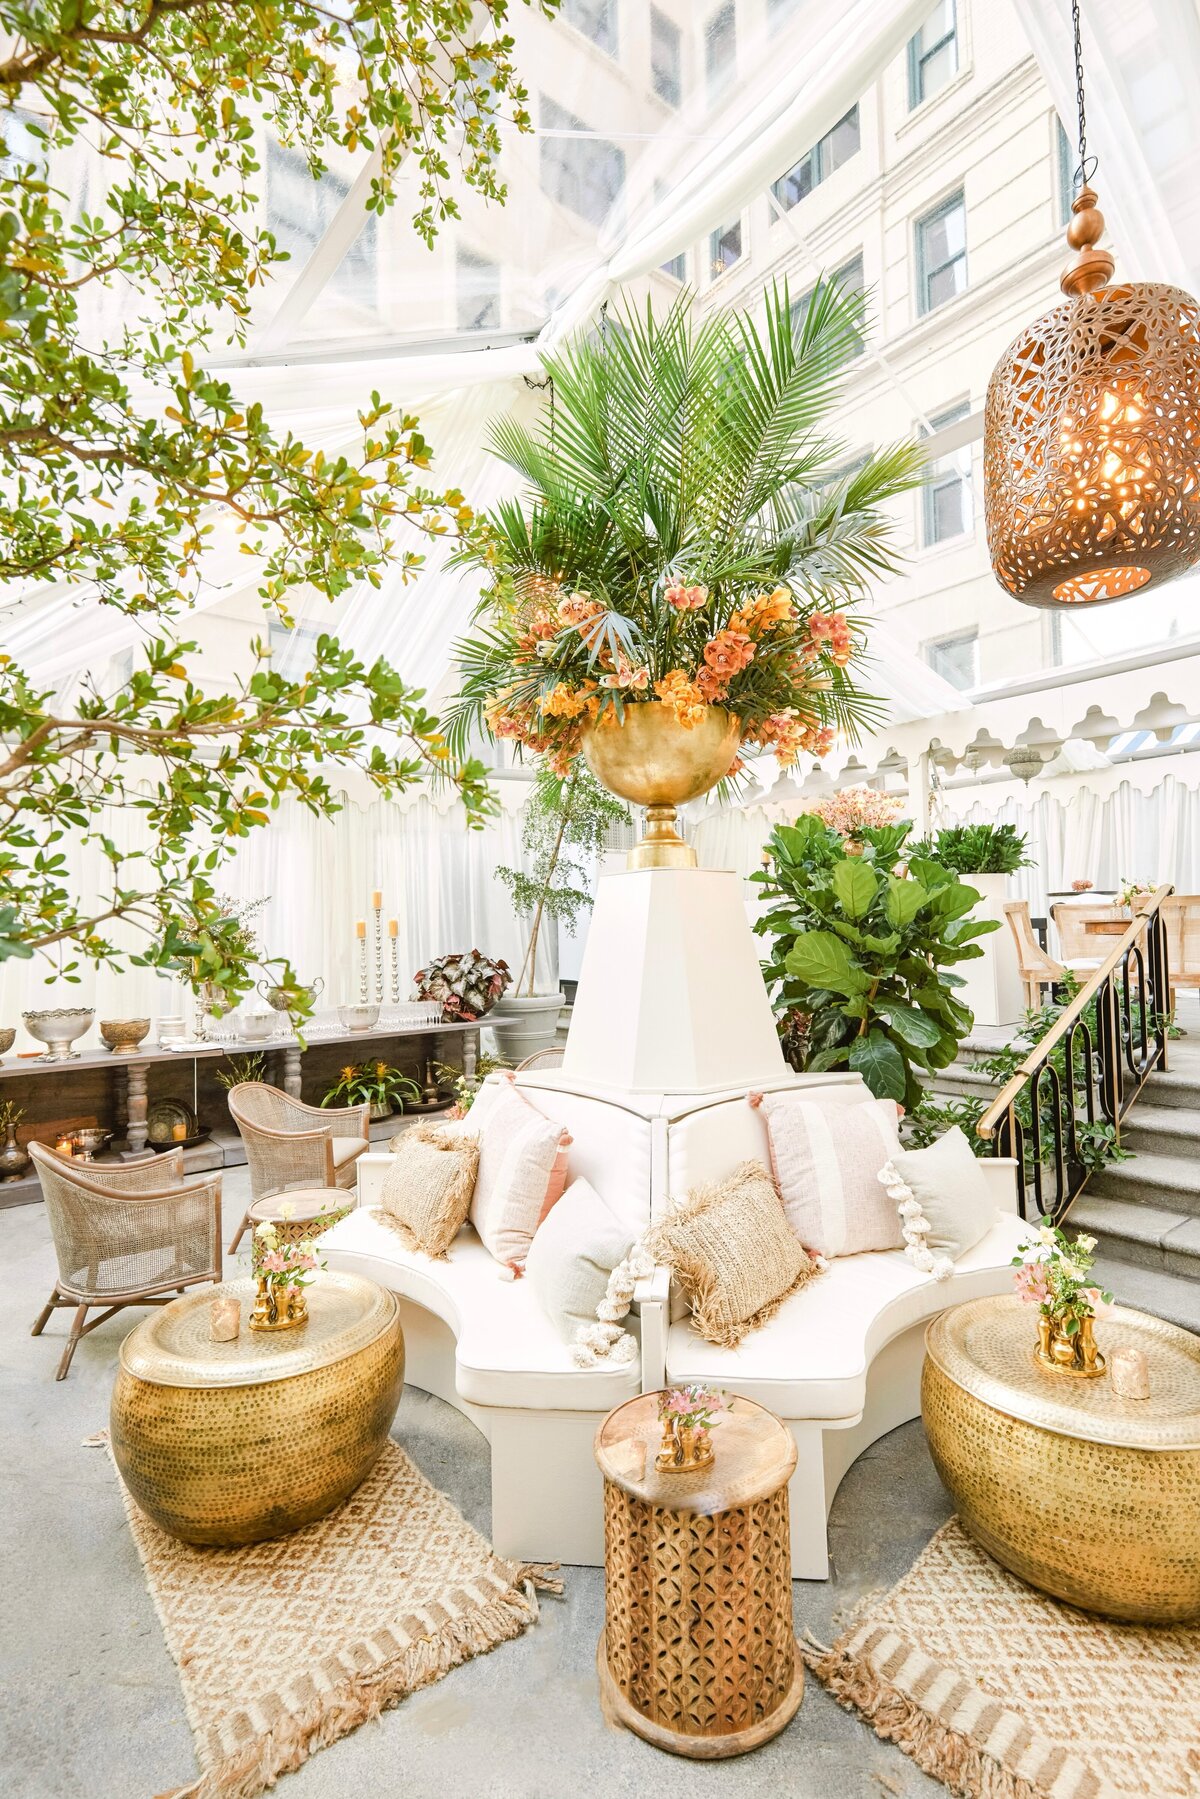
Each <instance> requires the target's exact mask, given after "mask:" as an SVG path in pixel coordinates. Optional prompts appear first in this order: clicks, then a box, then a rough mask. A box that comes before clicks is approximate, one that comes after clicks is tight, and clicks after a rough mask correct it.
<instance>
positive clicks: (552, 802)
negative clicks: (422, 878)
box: [491, 762, 629, 1063]
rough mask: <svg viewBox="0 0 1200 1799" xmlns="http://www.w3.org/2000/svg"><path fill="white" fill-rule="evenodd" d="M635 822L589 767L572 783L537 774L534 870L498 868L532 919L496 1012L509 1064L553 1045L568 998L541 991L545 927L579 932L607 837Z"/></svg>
mask: <svg viewBox="0 0 1200 1799" xmlns="http://www.w3.org/2000/svg"><path fill="white" fill-rule="evenodd" d="M628 819H629V813H628V810H627V809H626V807H625V806H623V805H622V804H621V802H620V800H616V799H614V798H613V797H612V795H611V794H609V793H607V792H606V791H605V789H604V788H603V787H601V785H600V784H599V782H598V781H596V780H595V779H594V777H593V776H592V775H591V774H590V773H589V771H588V769H587V766H586V764H585V763H582V762H576V764H575V766H574V768H573V769H572V771H571V773H570V774H569V775H568V776H567V778H566V780H560V779H559V777H558V776H557V775H556V774H554V773H553V771H552V770H550V769H549V768H541V769H539V770H538V772H537V775H536V776H535V778H534V783H533V792H532V793H531V795H530V797H529V800H528V802H527V804H526V806H525V816H524V820H523V823H522V827H521V843H522V846H523V848H524V850H525V853H526V857H527V866H526V867H525V868H523V869H522V868H504V867H500V868H497V870H496V874H497V877H498V878H499V880H500V881H502V882H503V884H504V887H505V889H506V890H507V892H508V895H509V897H510V899H511V900H512V903H513V909H514V910H515V911H516V912H518V913H519V914H521V915H523V916H524V917H526V918H527V919H528V920H529V937H528V940H527V942H526V946H525V955H524V959H523V960H522V963H521V967H520V969H519V970H518V973H517V978H516V980H515V981H514V982H513V985H512V988H511V990H510V991H509V992H507V993H505V994H504V995H502V997H501V998H500V999H499V1000H497V1002H496V1005H495V1008H494V1009H493V1012H492V1015H491V1025H492V1033H493V1035H494V1037H495V1039H496V1048H497V1049H498V1050H499V1052H500V1054H501V1055H502V1056H504V1057H506V1058H507V1059H508V1060H509V1061H510V1062H513V1063H520V1062H523V1061H524V1060H525V1058H526V1057H527V1056H532V1055H534V1054H536V1052H537V1051H538V1050H540V1049H549V1047H550V1045H551V1044H552V1043H553V1042H554V1038H555V1033H556V1031H557V1028H558V1016H559V1013H560V1012H561V1011H562V1008H563V1004H564V1000H563V995H562V990H561V988H558V987H556V988H555V989H554V990H553V991H551V992H548V991H539V989H538V985H537V980H538V967H537V952H538V944H539V942H540V941H541V936H542V927H543V925H544V924H545V923H546V921H547V920H548V919H549V920H553V922H554V923H555V924H557V925H561V926H563V927H565V929H567V930H568V931H574V930H575V927H576V925H577V924H578V922H579V918H580V914H581V913H582V912H583V911H585V910H586V909H587V908H588V907H590V906H591V903H592V871H593V867H594V862H595V858H596V856H597V855H598V854H599V852H600V851H601V850H602V849H603V847H604V839H605V837H606V835H607V833H608V831H609V830H610V828H611V827H612V826H613V825H614V824H624V823H627V822H628Z"/></svg>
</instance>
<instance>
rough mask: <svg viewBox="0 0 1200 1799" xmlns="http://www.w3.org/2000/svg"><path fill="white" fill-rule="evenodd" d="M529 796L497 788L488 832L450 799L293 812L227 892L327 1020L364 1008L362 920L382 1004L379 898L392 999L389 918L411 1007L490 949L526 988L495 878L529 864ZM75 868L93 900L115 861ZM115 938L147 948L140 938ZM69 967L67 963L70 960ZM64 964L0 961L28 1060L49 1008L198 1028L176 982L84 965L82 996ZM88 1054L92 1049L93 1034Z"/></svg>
mask: <svg viewBox="0 0 1200 1799" xmlns="http://www.w3.org/2000/svg"><path fill="white" fill-rule="evenodd" d="M526 791H527V789H526V787H525V784H524V783H519V782H504V783H500V784H499V792H500V798H501V811H500V814H499V817H498V818H496V819H494V820H493V821H492V822H491V823H490V824H489V825H488V827H487V828H486V829H485V830H482V831H471V830H468V828H467V824H466V818H465V815H464V813H463V810H462V807H461V805H460V804H459V803H458V802H457V801H456V800H455V801H451V800H450V798H449V796H433V797H431V796H430V795H428V794H424V793H422V794H420V795H418V796H414V797H406V799H405V800H404V801H403V802H401V803H394V802H388V801H379V800H377V801H376V802H375V803H374V804H369V805H366V806H360V805H359V804H358V803H357V802H356V800H355V799H353V798H350V797H348V796H343V798H344V799H345V801H346V803H345V806H344V809H343V811H341V812H340V813H338V814H337V816H336V818H334V819H333V820H327V819H323V818H315V817H313V816H312V815H311V814H310V813H309V812H308V811H306V810H305V808H304V807H303V806H301V805H299V804H298V803H297V802H296V801H294V800H289V801H286V802H284V803H283V804H282V805H281V806H280V808H279V811H278V812H277V813H275V814H273V815H272V819H271V823H270V825H269V826H268V827H266V828H265V829H263V830H259V831H255V832H254V833H253V834H252V835H251V836H250V837H248V838H247V839H246V841H245V843H244V844H243V845H242V847H241V848H240V850H239V852H238V854H237V856H236V858H235V859H234V860H233V861H232V862H231V863H230V864H229V865H228V866H227V867H226V868H225V869H223V870H221V871H220V873H219V874H218V876H217V884H218V888H219V891H221V892H222V893H223V894H226V895H228V896H229V897H230V898H231V899H233V900H237V901H249V900H255V899H265V900H266V905H265V906H264V907H263V909H262V911H261V912H260V913H259V914H258V916H257V918H256V920H255V921H254V928H255V930H256V932H257V935H258V939H259V942H260V944H261V946H262V949H263V951H264V953H266V954H270V955H286V956H288V957H289V958H290V959H291V961H292V963H293V964H294V966H295V967H296V969H297V971H298V973H299V974H300V975H301V977H302V978H304V979H306V980H311V979H314V978H315V977H316V976H318V975H319V976H320V977H321V979H322V980H323V981H324V983H325V992H324V994H323V995H322V996H321V999H320V1002H319V1009H324V1008H326V1007H331V1006H335V1005H338V1004H346V1003H348V1002H350V1001H353V1000H354V999H356V998H357V996H358V981H359V973H358V970H359V963H358V939H357V937H356V935H355V921H356V920H357V919H360V918H361V919H365V920H366V921H367V950H368V982H369V989H370V992H371V994H372V995H374V992H375V951H374V915H373V913H372V911H371V895H372V893H373V892H375V891H376V890H378V891H379V892H380V893H381V894H382V897H383V955H384V994H385V998H387V997H388V996H389V995H390V992H391V973H390V969H391V958H390V944H389V939H388V931H387V925H388V920H389V919H390V918H395V919H396V920H397V922H398V925H399V936H398V939H397V947H398V962H399V975H400V998H401V999H402V1000H404V999H408V997H409V995H410V993H411V990H412V976H413V974H414V973H415V972H416V970H417V969H418V968H420V967H421V966H422V965H423V964H424V963H426V962H427V961H429V959H430V958H431V957H432V956H436V955H441V954H444V953H445V952H447V951H450V950H466V949H479V950H482V951H483V952H484V953H485V954H487V955H490V956H495V957H502V958H503V959H504V960H505V961H506V962H507V963H508V964H509V966H510V968H511V969H512V970H513V974H514V976H515V975H516V972H517V969H518V968H519V966H520V963H521V960H522V957H523V955H524V951H525V944H526V942H527V938H528V921H527V920H525V919H522V918H518V917H517V916H516V915H515V914H514V912H513V909H512V907H511V905H510V903H509V900H508V897H507V894H506V892H505V890H504V888H503V886H502V885H501V884H500V882H499V881H498V880H497V879H496V872H495V871H496V868H497V866H499V865H502V864H503V865H507V866H509V867H521V866H523V856H522V850H521V811H520V808H521V806H522V804H523V801H524V799H525V795H526ZM140 827H141V819H140V815H139V814H138V813H137V812H135V811H134V810H133V809H132V808H125V809H122V810H114V811H113V812H112V813H111V814H110V816H109V818H108V819H107V820H106V826H105V828H106V829H108V830H109V833H110V835H111V836H113V837H114V839H115V840H116V841H117V843H118V845H119V846H120V847H122V848H123V849H131V848H134V847H136V845H137V844H138V842H139V841H141V840H142V839H141V834H140ZM71 864H72V866H71V872H70V882H71V888H72V891H73V892H78V893H80V894H82V895H84V896H85V897H86V896H89V895H98V894H100V893H102V892H103V885H102V881H103V874H104V863H103V860H102V858H101V857H100V856H99V854H97V853H92V852H89V853H88V854H87V855H82V854H80V853H78V852H75V853H74V855H73V856H72V857H71ZM114 935H115V936H117V938H118V940H119V941H120V942H121V943H123V944H126V945H128V946H130V947H136V944H137V941H138V939H137V936H136V933H134V932H133V931H131V930H129V929H126V930H124V931H117V932H115V933H114ZM67 960H69V956H68V955H67V954H64V957H63V961H64V962H65V961H67ZM58 966H59V963H58V958H57V956H56V955H48V956H38V957H35V958H34V959H33V960H32V961H29V962H15V961H7V962H4V963H0V1024H10V1025H14V1026H16V1027H17V1029H18V1037H19V1043H18V1047H19V1048H33V1047H36V1045H34V1044H33V1042H32V1040H31V1039H28V1038H27V1036H26V1034H25V1032H24V1031H23V1029H22V1028H21V1025H20V1014H21V1012H22V1011H25V1010H36V1009H39V1008H43V1007H47V1006H60V1005H87V1006H94V1007H95V1009H96V1019H97V1022H99V1020H101V1019H103V1018H131V1017H146V1016H149V1017H150V1018H151V1019H157V1018H160V1017H162V1016H164V1015H165V1014H167V1013H170V1012H172V1011H179V1010H181V1009H182V1010H183V1011H184V1015H185V1017H186V1018H188V1020H189V1022H190V1020H191V1002H190V1000H189V1001H187V1002H185V1001H184V1000H183V998H182V993H181V989H180V987H179V985H178V983H176V982H174V981H167V980H164V979H162V978H161V977H160V976H158V975H157V974H155V973H154V972H153V971H152V970H150V969H138V968H127V969H124V970H122V971H121V972H119V973H115V972H113V971H111V970H108V969H104V968H101V969H93V968H91V967H84V968H82V969H81V970H80V971H79V972H80V974H81V980H80V983H79V985H78V986H72V985H69V984H68V983H67V982H65V981H63V980H61V979H59V978H57V971H58ZM537 976H538V978H537V984H538V986H539V987H542V988H549V989H551V990H553V988H554V987H555V986H556V985H557V983H558V950H557V935H556V931H555V928H554V926H553V925H552V924H547V926H546V928H545V929H544V930H543V931H542V933H541V936H540V938H539V950H538V971H537ZM48 981H49V984H47V983H48ZM89 1042H90V1044H91V1046H92V1047H95V1037H94V1033H93V1036H92V1037H91V1038H90V1039H89Z"/></svg>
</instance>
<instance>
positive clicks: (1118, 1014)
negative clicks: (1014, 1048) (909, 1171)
mask: <svg viewBox="0 0 1200 1799" xmlns="http://www.w3.org/2000/svg"><path fill="white" fill-rule="evenodd" d="M1172 891H1173V889H1172V888H1171V887H1170V886H1165V887H1159V888H1157V889H1156V891H1155V892H1154V893H1153V894H1151V895H1150V896H1149V897H1148V898H1147V899H1146V900H1145V901H1143V902H1141V903H1140V904H1139V906H1138V909H1137V911H1136V913H1135V915H1134V917H1133V918H1132V919H1131V921H1130V924H1129V928H1128V930H1126V931H1125V933H1124V934H1123V936H1122V937H1121V940H1120V942H1119V943H1117V944H1116V945H1115V947H1114V948H1113V950H1112V952H1111V954H1110V955H1109V956H1108V957H1107V958H1106V959H1105V960H1104V961H1103V962H1102V963H1101V964H1100V967H1099V968H1097V970H1096V971H1095V973H1094V974H1093V975H1092V976H1091V978H1090V979H1089V980H1088V982H1087V984H1086V985H1085V986H1084V987H1083V988H1082V989H1081V990H1080V992H1079V993H1077V994H1076V996H1075V998H1074V999H1073V1000H1072V1002H1071V1004H1070V1005H1069V1006H1068V1007H1067V1009H1066V1010H1065V1011H1064V1012H1063V1014H1062V1016H1061V1018H1059V1019H1058V1020H1057V1022H1056V1023H1055V1024H1054V1026H1053V1027H1052V1029H1051V1030H1049V1031H1048V1032H1047V1033H1046V1035H1045V1036H1044V1037H1043V1038H1042V1040H1041V1042H1040V1043H1038V1044H1036V1045H1035V1046H1034V1048H1033V1049H1031V1050H1030V1052H1029V1054H1028V1055H1027V1056H1026V1058H1025V1060H1024V1061H1023V1062H1022V1063H1021V1065H1020V1067H1019V1068H1018V1069H1017V1072H1016V1073H1015V1074H1014V1075H1013V1077H1012V1079H1011V1080H1010V1081H1009V1082H1008V1084H1007V1086H1005V1087H1004V1088H1002V1089H1001V1091H1000V1092H999V1093H998V1094H997V1096H996V1098H995V1099H994V1100H993V1101H992V1103H991V1105H990V1106H989V1107H988V1109H987V1111H986V1112H984V1114H983V1116H982V1117H981V1118H980V1120H979V1123H978V1124H977V1126H976V1127H975V1128H976V1130H977V1131H978V1133H979V1135H980V1136H981V1137H983V1138H985V1139H989V1140H990V1141H991V1144H992V1150H993V1154H995V1155H998V1156H1015V1157H1016V1159H1017V1162H1018V1165H1019V1169H1020V1188H1021V1203H1022V1210H1023V1212H1024V1215H1025V1217H1026V1218H1040V1217H1044V1216H1047V1215H1049V1217H1051V1218H1052V1219H1053V1220H1054V1222H1055V1223H1058V1222H1059V1220H1060V1219H1061V1218H1062V1217H1063V1216H1064V1215H1065V1213H1066V1212H1067V1209H1068V1208H1069V1206H1070V1205H1071V1202H1072V1200H1074V1199H1075V1198H1076V1196H1077V1195H1078V1193H1079V1192H1080V1190H1081V1189H1082V1187H1083V1185H1084V1183H1085V1182H1086V1180H1087V1178H1088V1175H1089V1174H1090V1173H1091V1172H1092V1169H1093V1167H1094V1166H1095V1164H1096V1160H1097V1157H1096V1132H1095V1129H1094V1127H1095V1126H1097V1125H1101V1126H1109V1127H1111V1135H1112V1138H1113V1140H1114V1141H1115V1142H1116V1143H1117V1144H1118V1145H1119V1144H1120V1138H1121V1121H1122V1119H1123V1118H1124V1117H1125V1114H1126V1113H1127V1112H1128V1110H1129V1108H1130V1106H1131V1105H1132V1104H1133V1102H1134V1100H1135V1099H1136V1098H1137V1095H1138V1093H1139V1091H1140V1089H1141V1086H1142V1083H1143V1081H1144V1080H1145V1079H1146V1076H1147V1075H1148V1074H1149V1073H1150V1072H1151V1071H1152V1070H1153V1069H1155V1068H1165V1067H1166V1066H1167V1036H1168V1032H1169V1029H1170V1022H1171V1021H1170V1012H1171V993H1170V980H1169V974H1168V969H1167V934H1166V926H1165V924H1164V921H1163V918H1162V915H1161V908H1162V902H1163V901H1164V900H1165V899H1166V898H1167V896H1168V895H1169V894H1170V893H1171V892H1172ZM1106 1134H1107V1133H1106ZM1085 1139H1086V1144H1085Z"/></svg>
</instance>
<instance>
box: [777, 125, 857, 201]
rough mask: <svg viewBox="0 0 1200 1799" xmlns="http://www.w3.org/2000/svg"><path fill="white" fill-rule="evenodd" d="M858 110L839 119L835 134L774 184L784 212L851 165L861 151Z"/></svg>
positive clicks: (807, 154) (808, 152) (802, 158)
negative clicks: (844, 166) (839, 170)
mask: <svg viewBox="0 0 1200 1799" xmlns="http://www.w3.org/2000/svg"><path fill="white" fill-rule="evenodd" d="M859 141H860V139H859V128H858V106H857V104H856V105H854V106H852V107H851V108H850V111H849V112H848V113H847V114H846V116H845V118H842V119H839V120H838V122H837V124H836V125H835V126H834V127H833V130H832V131H827V132H826V133H825V136H824V137H823V138H822V139H821V141H820V142H819V143H817V144H814V145H813V147H812V149H811V150H807V151H806V152H805V153H804V155H803V156H802V157H801V158H800V161H799V162H798V163H797V164H796V166H795V168H793V169H789V170H788V172H787V174H786V175H782V176H780V178H779V180H778V181H774V182H772V183H771V192H772V193H773V194H774V196H775V198H776V199H777V200H778V201H779V204H780V205H781V206H782V207H783V209H784V211H785V212H790V211H791V209H792V207H793V206H795V205H797V204H798V202H799V201H801V200H803V199H804V197H805V195H806V194H810V193H811V192H812V190H813V188H814V187H817V186H818V185H819V184H820V183H821V182H822V181H826V180H828V178H829V176H830V175H832V174H833V171H834V170H835V169H840V168H841V166H842V164H843V163H844V162H849V160H850V158H851V157H852V156H853V155H854V154H855V152H856V151H857V149H858V147H859Z"/></svg>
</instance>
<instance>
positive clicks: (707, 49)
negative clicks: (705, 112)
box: [704, 0, 737, 100]
mask: <svg viewBox="0 0 1200 1799" xmlns="http://www.w3.org/2000/svg"><path fill="white" fill-rule="evenodd" d="M736 73H737V24H736V20H735V15H734V7H733V0H726V4H725V5H724V6H722V7H719V8H718V10H717V11H716V12H715V13H714V14H713V16H712V18H711V19H710V20H709V21H708V24H707V25H706V26H705V27H704V74H705V79H706V80H707V83H708V97H709V99H710V100H713V99H715V98H716V96H717V95H718V94H719V93H720V92H721V90H722V89H723V88H724V87H725V86H727V84H728V83H729V82H730V81H732V80H733V77H734V75H735V74H736Z"/></svg>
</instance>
